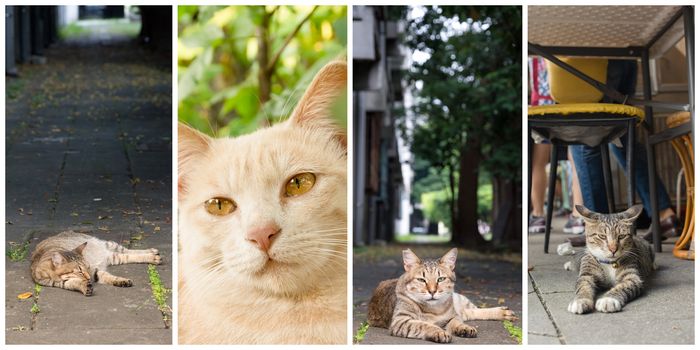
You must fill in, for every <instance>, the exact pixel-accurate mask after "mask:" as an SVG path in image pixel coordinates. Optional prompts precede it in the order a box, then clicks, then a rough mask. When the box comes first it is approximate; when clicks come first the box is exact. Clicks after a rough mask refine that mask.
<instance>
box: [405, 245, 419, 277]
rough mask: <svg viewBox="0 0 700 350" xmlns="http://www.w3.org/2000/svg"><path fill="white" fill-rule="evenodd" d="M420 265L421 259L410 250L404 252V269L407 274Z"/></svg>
mask: <svg viewBox="0 0 700 350" xmlns="http://www.w3.org/2000/svg"><path fill="white" fill-rule="evenodd" d="M418 265H420V258H418V256H417V255H416V254H414V253H413V252H412V251H411V250H410V249H404V251H403V268H404V270H406V272H408V271H411V270H412V269H414V268H415V267H416V266H418Z"/></svg>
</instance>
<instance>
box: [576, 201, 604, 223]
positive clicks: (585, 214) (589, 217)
mask: <svg viewBox="0 0 700 350" xmlns="http://www.w3.org/2000/svg"><path fill="white" fill-rule="evenodd" d="M575 207H576V211H577V212H578V214H579V215H581V218H583V220H584V221H598V215H600V214H598V213H596V212H594V211H592V210H590V209H588V208H586V207H584V206H583V205H578V204H576V205H575Z"/></svg>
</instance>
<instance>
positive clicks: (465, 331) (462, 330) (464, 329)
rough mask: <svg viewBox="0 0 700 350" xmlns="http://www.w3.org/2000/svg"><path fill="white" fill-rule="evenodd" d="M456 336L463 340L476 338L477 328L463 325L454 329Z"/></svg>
mask: <svg viewBox="0 0 700 350" xmlns="http://www.w3.org/2000/svg"><path fill="white" fill-rule="evenodd" d="M454 335H456V336H458V337H462V338H476V328H474V327H472V326H470V325H468V324H461V325H459V326H458V327H456V328H455V329H454Z"/></svg>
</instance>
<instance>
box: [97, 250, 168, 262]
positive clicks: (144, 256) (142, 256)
mask: <svg viewBox="0 0 700 350" xmlns="http://www.w3.org/2000/svg"><path fill="white" fill-rule="evenodd" d="M160 263H161V258H160V255H158V254H154V253H152V252H149V253H136V254H127V253H113V254H112V256H110V257H109V264H110V265H122V264H154V265H160Z"/></svg>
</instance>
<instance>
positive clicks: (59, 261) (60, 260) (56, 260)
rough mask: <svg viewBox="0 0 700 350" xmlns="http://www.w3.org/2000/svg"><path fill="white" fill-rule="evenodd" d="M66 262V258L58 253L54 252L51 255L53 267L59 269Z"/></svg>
mask: <svg viewBox="0 0 700 350" xmlns="http://www.w3.org/2000/svg"><path fill="white" fill-rule="evenodd" d="M65 262H66V258H64V257H63V255H61V253H59V252H54V253H53V254H51V263H52V264H53V267H59V266H61V265H63V264H64V263H65Z"/></svg>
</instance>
